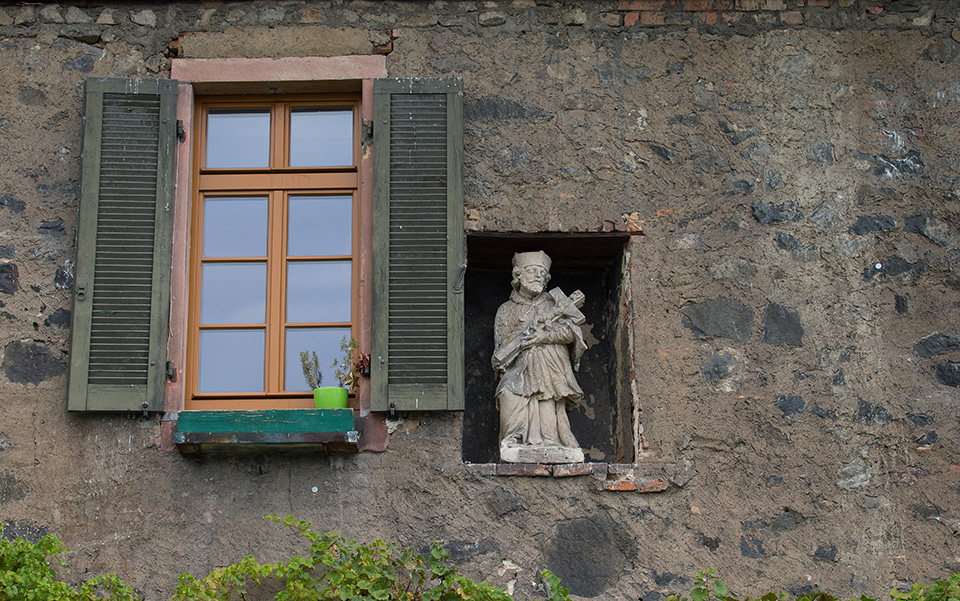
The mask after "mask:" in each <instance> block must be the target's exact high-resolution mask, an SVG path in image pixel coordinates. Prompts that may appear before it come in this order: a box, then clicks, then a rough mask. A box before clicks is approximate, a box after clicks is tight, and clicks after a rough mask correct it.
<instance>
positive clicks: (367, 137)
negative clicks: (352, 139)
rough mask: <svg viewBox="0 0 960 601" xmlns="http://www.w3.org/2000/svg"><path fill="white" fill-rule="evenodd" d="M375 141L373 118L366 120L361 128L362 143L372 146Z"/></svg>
mask: <svg viewBox="0 0 960 601" xmlns="http://www.w3.org/2000/svg"><path fill="white" fill-rule="evenodd" d="M372 143H373V120H370V121H364V122H363V125H362V126H361V130H360V144H362V145H363V146H370V144H372Z"/></svg>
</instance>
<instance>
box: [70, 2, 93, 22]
mask: <svg viewBox="0 0 960 601" xmlns="http://www.w3.org/2000/svg"><path fill="white" fill-rule="evenodd" d="M65 18H66V21H67V23H69V24H71V25H81V24H83V23H93V17H91V16H90V15H88V14H87V13H86V12H84V11H83V9H81V8H78V7H76V6H68V7H67V14H66V17H65Z"/></svg>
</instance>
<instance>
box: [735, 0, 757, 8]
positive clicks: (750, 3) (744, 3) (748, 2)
mask: <svg viewBox="0 0 960 601" xmlns="http://www.w3.org/2000/svg"><path fill="white" fill-rule="evenodd" d="M737 10H760V0H737Z"/></svg>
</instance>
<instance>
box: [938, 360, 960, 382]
mask: <svg viewBox="0 0 960 601" xmlns="http://www.w3.org/2000/svg"><path fill="white" fill-rule="evenodd" d="M936 376H937V381H938V382H940V383H941V384H943V385H944V386H952V387H954V388H957V387H960V363H954V362H953V361H947V362H946V363H941V364H940V365H938V366H937V373H936Z"/></svg>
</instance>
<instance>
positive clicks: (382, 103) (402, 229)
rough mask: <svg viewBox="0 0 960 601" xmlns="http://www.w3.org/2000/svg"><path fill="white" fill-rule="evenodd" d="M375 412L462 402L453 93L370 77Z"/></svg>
mask: <svg viewBox="0 0 960 601" xmlns="http://www.w3.org/2000/svg"><path fill="white" fill-rule="evenodd" d="M373 149H374V154H373V161H374V163H373V170H374V192H373V197H374V201H373V247H374V251H373V262H374V264H373V323H372V327H373V336H372V349H371V350H372V358H371V363H372V365H371V381H372V385H373V386H372V388H373V390H372V398H371V407H372V409H373V410H375V411H387V410H390V409H391V408H395V409H396V410H398V411H422V410H443V409H463V394H464V392H463V276H464V272H463V271H464V252H463V244H464V235H463V91H462V83H461V81H460V80H458V79H380V80H377V81H376V83H375V84H374V126H373Z"/></svg>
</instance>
